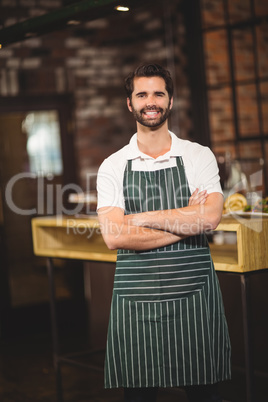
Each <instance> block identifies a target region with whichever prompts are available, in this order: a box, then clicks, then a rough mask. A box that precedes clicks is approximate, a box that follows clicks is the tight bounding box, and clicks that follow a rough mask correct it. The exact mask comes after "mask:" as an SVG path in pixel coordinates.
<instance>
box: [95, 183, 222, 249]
mask: <svg viewBox="0 0 268 402" xmlns="http://www.w3.org/2000/svg"><path fill="white" fill-rule="evenodd" d="M222 207H223V196H222V194H220V193H211V194H207V192H206V191H201V192H198V189H197V190H196V191H195V192H194V193H193V194H192V196H191V198H190V200H189V204H188V206H187V207H184V208H178V209H169V210H164V211H149V212H142V213H137V214H132V215H124V210H123V209H121V208H118V207H103V208H100V209H99V210H98V217H99V222H100V227H101V232H102V235H103V238H104V241H105V243H106V244H107V246H108V248H109V249H111V250H114V249H117V248H121V249H131V250H137V251H142V250H148V249H153V248H158V247H164V246H167V245H169V244H173V243H176V242H178V241H180V240H182V239H184V238H185V237H188V236H192V235H195V234H198V233H201V232H204V231H206V230H213V229H215V228H216V227H217V225H218V223H219V221H220V219H221V214H222Z"/></svg>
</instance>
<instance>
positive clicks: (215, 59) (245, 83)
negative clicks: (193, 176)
mask: <svg viewBox="0 0 268 402" xmlns="http://www.w3.org/2000/svg"><path fill="white" fill-rule="evenodd" d="M200 2H201V17H202V31H203V43H204V54H205V69H206V90H207V94H208V105H209V123H210V136H211V145H212V149H213V151H214V153H215V154H216V155H221V157H222V159H223V160H224V158H225V159H226V157H227V158H229V160H232V161H234V160H236V161H237V160H238V161H241V166H242V165H243V169H245V170H246V171H247V173H248V175H252V174H254V173H256V170H258V169H259V170H263V185H262V187H263V188H262V191H264V192H265V191H266V192H267V190H268V166H267V162H266V160H267V156H268V154H267V151H268V117H267V116H268V68H267V66H268V23H267V22H268V2H267V1H266V2H265V1H262V0H200ZM225 174H226V172H225ZM249 186H250V183H249Z"/></svg>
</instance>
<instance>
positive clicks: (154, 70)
mask: <svg viewBox="0 0 268 402" xmlns="http://www.w3.org/2000/svg"><path fill="white" fill-rule="evenodd" d="M136 77H161V78H163V80H164V81H165V83H166V90H167V92H168V96H169V99H171V98H172V96H173V81H172V78H171V75H170V72H169V71H168V70H166V69H165V68H163V67H162V66H160V65H159V64H142V65H141V66H139V67H137V68H136V70H135V71H133V72H132V73H130V74H129V75H128V76H127V77H126V79H125V90H126V93H127V97H128V98H129V99H131V95H132V92H133V90H134V78H136Z"/></svg>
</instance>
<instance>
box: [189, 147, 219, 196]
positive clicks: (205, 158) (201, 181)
mask: <svg viewBox="0 0 268 402" xmlns="http://www.w3.org/2000/svg"><path fill="white" fill-rule="evenodd" d="M194 181H195V183H196V186H197V187H198V188H199V189H200V190H202V189H203V190H207V192H208V193H209V194H210V193H213V192H219V193H222V188H221V184H220V176H219V168H218V164H217V161H216V158H215V156H214V154H213V152H212V151H211V150H210V149H209V148H208V147H202V150H201V152H199V154H198V157H197V158H196V167H195V180H194Z"/></svg>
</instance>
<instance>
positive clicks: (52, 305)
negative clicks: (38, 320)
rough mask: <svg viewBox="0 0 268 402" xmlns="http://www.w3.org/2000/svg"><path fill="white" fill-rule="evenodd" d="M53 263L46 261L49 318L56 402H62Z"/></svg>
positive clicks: (50, 259) (49, 259) (49, 260)
mask: <svg viewBox="0 0 268 402" xmlns="http://www.w3.org/2000/svg"><path fill="white" fill-rule="evenodd" d="M53 273H54V272H53V261H52V258H48V259H47V274H48V283H49V300H50V317H51V331H52V342H53V363H54V368H55V371H56V385H57V402H63V390H62V378H61V366H60V361H59V336H58V326H57V313H56V297H55V284H54V274H53Z"/></svg>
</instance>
